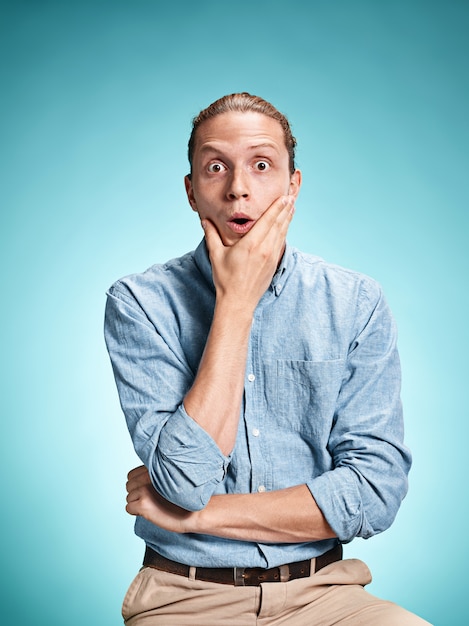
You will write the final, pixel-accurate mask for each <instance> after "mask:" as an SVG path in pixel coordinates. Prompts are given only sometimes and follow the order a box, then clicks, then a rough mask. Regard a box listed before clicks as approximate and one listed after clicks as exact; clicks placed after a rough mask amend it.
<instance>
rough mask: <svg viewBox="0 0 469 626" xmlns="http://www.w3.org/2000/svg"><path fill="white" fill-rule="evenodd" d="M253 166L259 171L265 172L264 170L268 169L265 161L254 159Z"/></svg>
mask: <svg viewBox="0 0 469 626" xmlns="http://www.w3.org/2000/svg"><path fill="white" fill-rule="evenodd" d="M254 167H255V169H256V170H258V171H259V172H265V170H268V169H269V164H268V163H267V161H256V163H255V164H254Z"/></svg>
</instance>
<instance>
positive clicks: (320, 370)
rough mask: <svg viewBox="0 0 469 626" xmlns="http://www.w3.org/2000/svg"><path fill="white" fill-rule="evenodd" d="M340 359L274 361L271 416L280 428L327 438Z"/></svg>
mask: <svg viewBox="0 0 469 626" xmlns="http://www.w3.org/2000/svg"><path fill="white" fill-rule="evenodd" d="M343 366H344V361H343V360H342V359H337V360H331V361H291V360H278V361H277V363H276V377H275V378H276V386H277V389H276V391H275V394H274V396H275V400H276V401H275V409H274V419H275V421H276V422H277V424H278V426H279V427H280V428H287V429H293V430H296V431H299V432H304V433H306V434H308V435H313V436H315V437H316V438H319V439H324V440H325V441H327V439H328V435H329V432H330V429H331V426H332V420H333V417H334V412H335V407H336V404H337V396H338V394H339V391H340V386H341V382H342V376H343Z"/></svg>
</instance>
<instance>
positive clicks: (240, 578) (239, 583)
mask: <svg viewBox="0 0 469 626" xmlns="http://www.w3.org/2000/svg"><path fill="white" fill-rule="evenodd" d="M245 569H246V568H245V567H235V568H234V585H235V587H245V586H246V582H245V580H244V579H245Z"/></svg>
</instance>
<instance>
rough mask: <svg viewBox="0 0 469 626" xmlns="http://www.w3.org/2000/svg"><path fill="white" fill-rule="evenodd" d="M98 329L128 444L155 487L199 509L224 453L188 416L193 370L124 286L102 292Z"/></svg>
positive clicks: (225, 461) (217, 477)
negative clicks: (103, 305)
mask: <svg viewBox="0 0 469 626" xmlns="http://www.w3.org/2000/svg"><path fill="white" fill-rule="evenodd" d="M104 334H105V340H106V346H107V349H108V351H109V355H110V358H111V362H112V367H113V371H114V376H115V380H116V384H117V388H118V392H119V398H120V403H121V406H122V410H123V412H124V414H125V418H126V421H127V426H128V429H129V432H130V435H131V437H132V441H133V444H134V448H135V451H136V453H137V454H138V456H139V457H140V459H141V460H142V462H143V464H144V465H145V466H146V467H147V468H148V470H149V473H150V477H151V480H152V483H153V485H154V487H155V489H156V490H157V491H158V493H160V494H161V495H162V496H163V497H164V498H166V499H167V500H169V501H170V502H173V503H174V504H176V505H178V506H181V507H183V508H184V509H187V510H191V511H195V510H199V509H201V508H203V507H204V506H205V505H206V504H207V502H208V500H209V499H210V497H211V496H212V494H213V493H214V491H215V489H216V488H217V485H218V484H219V483H220V482H221V481H223V479H224V477H225V474H226V470H227V467H228V465H229V462H230V457H226V456H224V455H223V454H222V453H221V451H220V449H219V448H218V446H217V445H216V443H215V441H214V440H213V439H212V438H211V437H210V436H209V435H208V434H207V433H206V431H204V430H203V429H202V428H201V427H200V426H199V425H198V424H197V423H196V422H195V421H194V420H193V419H192V418H191V417H190V416H189V415H187V413H186V411H185V408H184V405H183V398H184V396H185V394H186V393H187V391H188V390H189V388H190V387H191V385H192V383H193V380H194V373H193V372H192V371H191V368H190V367H189V365H188V364H187V362H186V361H185V360H184V358H183V353H182V351H179V352H178V351H176V350H175V349H174V346H172V347H171V346H169V345H168V343H167V342H166V341H165V340H164V338H163V336H162V334H161V333H159V332H158V330H157V328H156V327H155V325H154V324H153V323H152V322H151V321H150V320H149V319H148V316H147V315H146V313H145V311H144V310H143V309H142V307H141V306H140V304H139V303H138V301H137V300H136V299H135V298H134V297H133V295H132V293H131V292H130V290H129V289H128V288H127V287H126V285H124V284H122V283H120V282H118V283H116V284H114V285H113V286H112V287H111V289H110V290H109V291H108V293H107V303H106V313H105V324H104Z"/></svg>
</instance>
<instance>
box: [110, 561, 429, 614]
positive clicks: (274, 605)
mask: <svg viewBox="0 0 469 626" xmlns="http://www.w3.org/2000/svg"><path fill="white" fill-rule="evenodd" d="M369 582H371V574H370V571H369V569H368V567H367V566H366V565H365V563H363V562H362V561H359V560H358V559H347V560H344V561H338V562H336V563H332V564H331V565H328V566H327V567H324V568H323V569H321V570H319V571H318V572H316V573H315V574H312V575H311V576H310V577H308V578H300V579H298V580H292V581H290V582H287V583H280V582H275V583H263V584H262V585H261V586H260V587H234V586H233V587H232V586H230V585H222V584H218V583H208V582H203V581H200V580H191V579H189V578H185V577H183V576H178V575H176V574H168V573H167V572H161V571H159V570H156V569H153V568H149V567H144V568H143V569H141V570H140V572H139V573H138V574H137V576H136V577H135V579H134V580H133V582H132V584H131V585H130V587H129V590H128V591H127V594H126V596H125V599H124V603H123V607H122V614H123V616H124V620H125V624H126V625H127V626H332V625H334V626H339V625H340V626H358V625H360V626H365V625H368V626H391V625H392V626H424V624H427V625H428V622H426V621H424V620H423V619H421V618H420V617H417V616H416V615H413V614H412V613H409V612H408V611H406V610H405V609H402V608H401V607H399V606H397V605H396V604H393V603H391V602H387V601H384V600H379V599H378V598H375V597H374V596H372V595H370V594H369V593H368V592H367V591H365V590H364V589H363V585H366V584H368V583H369Z"/></svg>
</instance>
